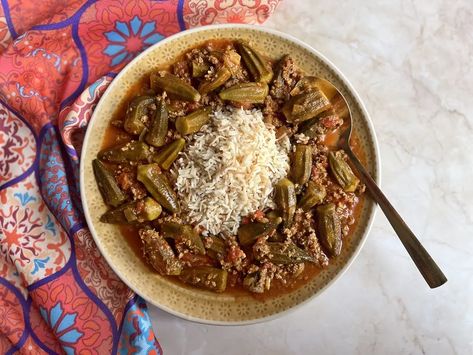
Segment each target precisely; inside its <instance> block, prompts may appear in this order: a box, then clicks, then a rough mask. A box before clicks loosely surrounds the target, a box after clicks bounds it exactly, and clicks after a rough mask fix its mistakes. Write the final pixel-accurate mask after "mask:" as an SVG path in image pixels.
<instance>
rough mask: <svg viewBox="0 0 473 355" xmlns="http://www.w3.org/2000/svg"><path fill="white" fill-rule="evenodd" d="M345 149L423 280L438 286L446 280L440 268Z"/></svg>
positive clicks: (353, 156) (360, 165)
mask: <svg viewBox="0 0 473 355" xmlns="http://www.w3.org/2000/svg"><path fill="white" fill-rule="evenodd" d="M345 151H346V153H347V155H348V157H349V158H350V160H351V161H352V162H353V164H354V166H355V168H356V170H358V172H359V174H360V176H359V177H360V179H361V180H362V181H363V182H364V183H365V185H366V188H367V189H368V191H369V192H370V194H371V196H372V197H373V199H374V200H375V201H376V202H377V203H378V205H379V207H381V209H382V210H383V212H384V214H385V216H386V217H387V219H388V220H389V223H391V226H392V227H393V228H394V231H395V232H396V234H397V235H398V237H399V239H400V240H401V242H402V244H403V245H404V247H405V248H406V250H407V252H408V253H409V255H410V256H411V258H412V260H413V261H414V263H415V264H416V266H417V269H419V271H420V273H421V274H422V276H423V277H424V279H425V281H426V282H427V283H428V284H429V286H430V288H436V287H439V286H441V285H443V284H444V283H445V282H447V278H446V277H445V275H444V274H443V272H442V270H440V268H439V267H438V265H437V264H436V263H435V261H434V260H433V259H432V257H431V256H430V255H429V253H428V252H427V250H425V248H424V247H423V246H422V244H421V243H420V242H419V240H418V239H417V238H416V236H415V235H414V233H412V231H411V230H410V229H409V227H408V226H407V224H406V223H405V222H404V220H403V219H402V218H401V216H400V215H399V213H397V211H396V209H395V208H394V207H393V205H391V203H390V202H389V201H388V199H387V198H386V196H385V195H384V194H383V192H382V191H381V189H380V188H379V187H378V185H376V182H375V181H374V180H373V179H372V178H371V176H370V175H369V174H368V172H367V171H366V170H365V168H364V167H363V165H362V164H361V163H360V161H359V160H358V158H357V157H356V156H355V154H354V153H353V152H352V151H351V149H345Z"/></svg>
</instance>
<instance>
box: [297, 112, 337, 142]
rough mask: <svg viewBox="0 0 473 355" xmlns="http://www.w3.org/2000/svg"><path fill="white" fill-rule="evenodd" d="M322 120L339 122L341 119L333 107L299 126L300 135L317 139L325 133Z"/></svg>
mask: <svg viewBox="0 0 473 355" xmlns="http://www.w3.org/2000/svg"><path fill="white" fill-rule="evenodd" d="M322 120H324V121H332V122H337V121H339V120H340V119H339V117H338V115H337V114H336V113H335V110H334V109H333V107H331V108H329V109H328V110H326V111H323V112H321V113H319V114H318V115H317V116H316V117H314V118H311V119H309V120H307V121H304V122H302V124H301V125H300V126H299V129H298V133H302V134H304V135H305V136H307V137H310V138H315V137H317V136H318V135H320V134H322V133H323V130H322V127H323V126H322V125H321V123H320V122H321V121H322Z"/></svg>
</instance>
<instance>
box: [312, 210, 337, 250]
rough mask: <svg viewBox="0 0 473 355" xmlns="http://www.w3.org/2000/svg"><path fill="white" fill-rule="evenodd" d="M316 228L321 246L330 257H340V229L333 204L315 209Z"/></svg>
mask: <svg viewBox="0 0 473 355" xmlns="http://www.w3.org/2000/svg"><path fill="white" fill-rule="evenodd" d="M317 226H318V232H319V234H318V236H319V239H320V241H321V242H322V245H323V246H324V247H325V248H326V249H327V250H328V252H329V253H330V254H331V255H332V256H337V255H340V252H341V251H342V228H341V225H340V219H339V218H338V215H337V211H336V209H335V205H334V204H333V203H329V204H327V205H321V206H319V207H317Z"/></svg>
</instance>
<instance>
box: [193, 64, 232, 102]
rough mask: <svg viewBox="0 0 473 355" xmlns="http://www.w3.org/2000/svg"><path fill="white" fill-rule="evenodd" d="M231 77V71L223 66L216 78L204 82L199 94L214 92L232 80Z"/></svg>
mask: <svg viewBox="0 0 473 355" xmlns="http://www.w3.org/2000/svg"><path fill="white" fill-rule="evenodd" d="M231 76H232V73H231V72H230V70H229V69H228V68H227V67H225V66H223V67H221V68H220V69H219V70H218V71H217V73H216V74H215V77H214V78H213V79H212V80H211V81H204V82H202V84H200V86H199V92H200V93H201V94H202V95H205V94H207V93H209V92H211V91H214V90H216V89H218V88H219V87H220V86H222V85H223V84H225V83H226V82H227V80H228V79H230V78H231Z"/></svg>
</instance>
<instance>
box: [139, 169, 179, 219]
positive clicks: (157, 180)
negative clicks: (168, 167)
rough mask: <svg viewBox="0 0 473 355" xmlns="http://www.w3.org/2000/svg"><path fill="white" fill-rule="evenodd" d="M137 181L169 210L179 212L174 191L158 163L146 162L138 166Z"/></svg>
mask: <svg viewBox="0 0 473 355" xmlns="http://www.w3.org/2000/svg"><path fill="white" fill-rule="evenodd" d="M137 178H138V181H141V182H142V183H143V185H145V188H146V190H148V192H149V193H150V194H151V196H153V197H154V198H155V199H156V201H158V202H159V203H160V204H161V206H163V207H164V208H165V209H167V210H168V211H169V212H172V213H177V212H179V210H180V208H179V202H178V200H177V196H176V193H175V192H174V190H173V189H172V187H171V185H170V184H169V181H168V179H167V178H166V176H164V175H163V174H161V172H160V168H159V166H158V164H146V165H140V166H139V167H138V176H137Z"/></svg>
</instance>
